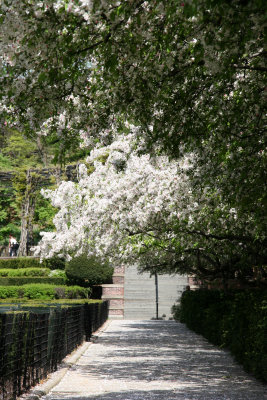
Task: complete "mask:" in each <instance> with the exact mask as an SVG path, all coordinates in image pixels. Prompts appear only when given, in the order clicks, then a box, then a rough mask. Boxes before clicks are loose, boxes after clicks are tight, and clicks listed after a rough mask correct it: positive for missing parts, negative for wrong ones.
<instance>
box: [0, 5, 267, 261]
mask: <svg viewBox="0 0 267 400" xmlns="http://www.w3.org/2000/svg"><path fill="white" fill-rule="evenodd" d="M264 9H265V2H264V1H263V0H246V1H241V0H233V1H231V2H230V3H229V1H228V0H185V1H184V2H177V1H176V0H168V1H164V0H152V1H145V0H128V1H120V0H118V1H115V0H111V1H106V0H56V1H54V0H53V1H52V0H43V1H32V0H2V1H1V2H0V22H1V41H0V49H1V52H0V61H1V75H0V79H1V87H2V91H1V94H0V96H1V97H0V110H1V113H0V118H1V121H2V122H3V124H7V125H10V124H21V125H22V126H23V130H24V131H27V132H28V135H30V136H31V135H36V134H37V135H39V137H40V138H41V139H42V140H45V138H49V140H51V141H56V140H58V141H59V143H60V148H61V150H62V152H63V153H64V149H65V148H66V147H68V146H71V143H73V142H74V141H75V142H76V141H77V140H81V139H80V138H82V140H83V142H84V143H86V144H88V145H95V143H96V142H98V141H100V142H101V143H103V144H104V145H109V144H110V143H111V142H112V140H113V139H114V137H113V136H114V135H113V132H114V131H121V130H123V129H124V128H123V126H124V125H125V121H129V122H130V123H133V124H134V125H135V126H138V127H139V128H140V129H139V132H140V135H139V140H141V139H142V140H143V141H144V142H143V150H144V152H143V154H144V157H145V158H144V160H145V159H146V157H148V155H147V154H148V153H150V154H151V155H153V154H157V155H159V154H162V157H165V156H164V154H167V155H168V156H170V157H172V158H173V159H174V160H177V159H179V157H180V156H183V154H187V153H188V152H189V153H194V168H191V169H190V170H188V171H187V172H186V176H187V178H186V180H185V182H188V180H190V185H189V186H190V188H191V189H190V190H192V193H194V197H195V200H196V201H193V202H191V200H190V201H189V199H187V200H186V201H187V202H188V204H189V203H190V204H191V211H190V216H191V218H193V214H194V215H195V216H196V217H195V218H193V221H194V223H193V225H192V226H191V228H190V229H189V227H187V228H186V229H184V230H187V234H188V233H189V234H190V235H189V236H187V237H191V238H194V239H192V243H191V244H190V245H189V247H186V245H185V246H182V248H183V249H184V251H183V253H184V255H185V254H190V257H191V256H192V254H193V256H194V257H195V253H196V251H195V253H194V251H193V250H192V246H194V245H195V243H196V242H197V243H200V244H199V245H196V247H195V248H196V249H198V250H197V251H198V257H199V255H200V254H203V253H204V250H201V249H204V248H205V246H204V244H205V243H209V245H208V244H207V246H211V243H213V245H212V246H213V253H214V252H215V253H216V249H217V252H218V253H220V254H222V253H223V248H224V247H225V249H226V250H225V254H228V256H229V251H228V250H229V249H230V248H231V246H232V245H231V246H230V243H231V238H232V240H233V243H234V244H233V246H232V247H233V250H231V252H232V253H231V254H232V256H231V257H230V256H229V259H231V260H233V259H234V255H235V251H236V252H237V253H238V254H240V251H239V249H240V248H243V247H246V246H247V247H246V248H248V247H249V248H250V250H249V251H248V253H249V254H256V253H257V254H259V256H260V257H261V261H259V260H258V258H257V257H256V258H255V259H254V261H253V264H255V262H257V263H260V264H262V263H263V261H262V260H263V258H264V257H265V256H266V255H265V253H264V251H263V250H262V249H263V248H264V245H263V244H264V243H265V241H266V181H267V179H266V134H265V130H264V106H265V102H266V95H265V93H266V90H265V81H264V80H265V79H266V51H265V50H264V33H263V30H264ZM138 157H139V155H138ZM140 157H141V156H140ZM151 159H154V157H152V158H151ZM62 160H63V161H64V158H63V157H62ZM129 160H130V159H129ZM140 160H141V159H140ZM166 160H167V159H166ZM139 162H140V163H141V161H139ZM147 162H148V161H147ZM164 162H165V161H164ZM166 162H167V161H166ZM170 162H171V161H168V163H170ZM173 162H174V163H175V162H176V161H173ZM108 165H109V163H107V166H108ZM166 165H168V168H169V164H166ZM99 168H100V166H99ZM102 168H106V167H104V166H103V167H102ZM110 168H111V166H110ZM166 168H167V167H166ZM168 168H167V169H168ZM100 169H101V168H100ZM111 170H112V169H110V172H109V173H111ZM159 170H161V169H160V168H159ZM96 171H97V169H96ZM96 171H95V173H96ZM126 171H128V172H127V173H129V172H130V171H132V173H133V175H134V172H133V170H131V169H130V168H129V169H127V170H126ZM95 173H94V174H92V177H91V175H90V176H89V177H88V178H86V179H88V180H90V179H93V176H94V177H96V176H97V175H95ZM113 173H115V172H113ZM121 173H122V172H121ZM162 173H163V171H162ZM114 176H116V178H117V175H114ZM114 176H113V177H114ZM123 176H124V175H123ZM177 179H178V178H177ZM178 180H179V182H180V177H179V179H178ZM86 181H87V180H86ZM145 181H146V183H147V184H148V177H147V178H146V180H145ZM182 181H183V179H182ZM81 182H82V181H81ZM81 182H80V185H79V188H81ZM183 182H184V181H183ZM99 184H100V183H99ZM121 184H123V182H121ZM186 184H188V183H186ZM65 185H66V186H67V185H69V186H70V188H69V190H72V191H73V196H74V197H75V196H76V197H77V199H78V198H80V197H79V196H81V198H82V199H83V196H82V195H81V194H80V192H79V190H80V189H78V188H77V187H75V185H72V184H71V183H68V184H65ZM157 185H158V184H157ZM145 187H146V189H144V188H145ZM144 188H143V190H144V191H146V190H147V186H146V185H144ZM176 189H177V191H178V193H179V190H178V187H177V188H176ZM176 189H175V190H176ZM117 190H118V189H117ZM175 190H174V189H173V192H171V193H170V196H174V197H173V201H176V199H177V197H175ZM188 190H189V189H188ZM76 191H77V193H76ZM63 192H64V191H63V187H62V188H61V189H60V190H59V192H58V195H59V193H63ZM203 193H204V194H205V195H203ZM102 195H103V198H109V197H108V196H109V195H108V196H107V197H106V196H105V195H104V194H102ZM51 196H52V195H51ZM125 196H126V195H125ZM125 196H124V197H123V196H122V199H124V200H125V204H126V203H127V202H126V200H127V201H128V202H130V199H128V198H127V196H126V197H125ZM52 197H53V196H52ZM189 197H190V196H189ZM100 199H102V197H101V198H99V199H98V200H99V201H100ZM150 199H151V200H152V196H151V198H150ZM199 199H200V200H201V199H202V200H201V201H199ZM53 201H55V200H53ZM77 201H78V200H77ZM121 201H122V200H121ZM148 202H150V200H148ZM202 202H203V203H202ZM69 203H71V200H69ZM194 203H196V204H198V206H194V207H193V208H192V204H194ZM78 204H79V202H78ZM129 204H130V203H129ZM200 204H201V206H200ZM69 207H71V206H69ZM73 207H74V205H73ZM77 207H78V206H77ZM105 207H106V206H105ZM125 207H126V209H127V210H128V211H129V207H128V206H127V205H125ZM175 207H176V206H175ZM175 207H174V208H175ZM177 207H178V206H177ZM199 207H200V209H199ZM205 207H206V208H205ZM63 208H64V207H63ZM84 209H85V206H84ZM122 209H123V206H122ZM178 209H179V207H178V208H177V210H178ZM185 209H187V208H186V207H185ZM192 210H193V211H192ZM204 210H206V211H205V212H204ZM230 210H232V211H231V212H230ZM72 211H73V214H74V215H75V212H74V211H75V207H74V209H73V210H72ZM128 211H127V212H128ZM94 212H96V210H94ZM60 213H61V214H59V215H63V209H62V210H61V211H60ZM66 215H67V214H66ZM84 215H87V214H86V213H85V214H84ZM96 215H97V213H96ZM162 215H163V214H162ZM73 218H74V216H73ZM84 218H85V219H86V217H85V216H84ZM168 218H171V220H172V222H170V221H169V219H168V222H167V223H166V224H167V225H166V229H165V230H164V229H162V231H163V232H165V238H166V240H165V239H164V240H165V241H164V246H165V245H166V243H167V244H168V246H169V244H170V243H171V242H172V241H173V238H172V237H170V239H168V240H167V235H168V234H169V230H170V231H171V232H175V235H176V230H178V231H179V235H180V234H181V232H184V230H183V229H181V227H180V223H179V224H178V226H177V219H176V220H175V219H174V220H173V218H174V217H173V216H172V217H168ZM58 219H59V220H58V223H59V224H60V223H61V222H60V221H63V220H64V218H63V216H62V218H59V216H58ZM220 220H221V221H224V223H222V222H220ZM173 221H176V222H173ZM182 221H185V222H184V223H185V225H186V224H187V223H188V221H190V219H189V217H185V218H184V219H182ZM229 221H230V222H229ZM62 223H63V222H62ZM70 223H71V225H70V227H69V228H68V229H73V235H74V236H73V237H76V236H75V232H76V231H75V226H76V229H78V227H77V225H75V222H74V219H73V220H72V219H71V221H69V222H68V224H70ZM71 226H72V228H71ZM107 226H109V225H106V228H107ZM170 226H171V228H170ZM136 228H138V226H137V227H136ZM88 229H89V227H88ZM107 229H108V228H107ZM234 229H235V231H234ZM89 230H90V229H89ZM216 230H217V231H218V232H217V233H216ZM188 231H190V232H188ZM242 231H243V233H244V234H242ZM122 232H124V233H125V231H124V230H122ZM134 232H135V231H133V232H130V233H129V235H128V236H127V238H128V239H127V243H128V242H129V241H130V242H131V243H133V242H134V240H135V238H136V237H138V236H136V234H135V233H134ZM140 234H141V233H140ZM149 234H150V233H149ZM51 235H52V234H51ZM114 235H115V236H114V237H116V234H115V232H114ZM96 237H97V235H96ZM175 237H176V238H177V235H176V236H175ZM138 238H139V237H138ZM196 238H197V239H196ZM227 238H228V239H227ZM238 238H240V242H238ZM242 238H243V239H242ZM241 239H242V240H241ZM88 240H89V239H88ZM90 240H91V239H90ZM125 240H126V239H125ZM146 240H147V242H146V246H149V245H148V244H147V243H150V242H149V240H148V238H147V239H146ZM153 240H154V239H153ZM175 240H176V239H175ZM60 243H61V242H60ZM138 243H139V242H138ZM142 243H143V242H142ZM155 243H157V246H158V247H159V248H160V246H161V245H160V246H159V245H158V242H156V239H155V242H153V246H154V244H155ZM175 243H178V242H177V241H175ZM203 243H204V244H203ZM238 243H241V245H239V244H238ZM244 243H246V244H244ZM248 243H250V244H249V245H248ZM253 243H254V244H253ZM47 244H48V242H47ZM237 244H238V245H237ZM252 244H253V245H252ZM128 245H129V244H128ZM58 246H59V247H60V246H61V245H60V244H58ZM125 246H126V244H125ZM168 246H167V247H168ZM201 246H202V247H201ZM238 246H240V248H239V247H238ZM242 246H243V247H242ZM251 246H252V247H251ZM253 246H254V247H253ZM255 246H256V247H257V246H259V248H260V249H261V250H259V249H258V250H255V249H256V247H255ZM111 247H112V246H111ZM137 247H138V246H137ZM141 247H142V251H143V249H144V246H141ZM70 248H71V247H70ZM168 248H169V247H168ZM252 248H253V249H254V250H253V249H252ZM227 249H228V250H227ZM58 250H60V248H59V249H58ZM72 250H73V249H72ZM176 250H177V249H176ZM185 250H186V252H185ZM140 251H141V250H140ZM142 251H141V253H142ZM187 251H188V252H187ZM125 252H126V254H127V246H126V247H125ZM152 253H153V251H152V247H151V254H152ZM167 253H168V254H171V252H170V251H169V252H165V253H164V254H165V255H166V254H167ZM175 253H178V252H177V251H176V252H175ZM206 253H207V251H206ZM146 254H148V252H147V253H146ZM243 254H247V252H246V251H245V250H244V248H243ZM184 255H183V256H184ZM193 256H192V257H193ZM143 257H145V256H143ZM164 257H165V256H164ZM188 257H189V256H188ZM236 258H237V259H238V257H236ZM252 258H253V257H252ZM247 259H249V257H247ZM181 261H182V260H181ZM177 262H178V261H177ZM179 262H180V261H179ZM203 262H204V261H203V257H202V261H201V262H200V267H201V268H202V266H201V265H202V264H203ZM201 263H202V264H201ZM210 263H211V264H212V261H210ZM265 263H266V258H265ZM169 264H170V263H169ZM174 264H175V263H174V262H173V265H174ZM218 264H220V263H218ZM221 264H223V265H226V262H221ZM179 265H181V264H179ZM214 268H215V267H214ZM227 268H228V267H227ZM227 268H226V267H225V269H227Z"/></svg>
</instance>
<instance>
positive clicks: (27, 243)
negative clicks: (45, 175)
mask: <svg viewBox="0 0 267 400" xmlns="http://www.w3.org/2000/svg"><path fill="white" fill-rule="evenodd" d="M35 183H36V182H35V179H34V178H33V177H32V175H31V171H30V170H28V171H27V176H26V190H25V195H24V199H23V203H22V207H21V234H20V246H19V250H18V256H27V255H29V251H30V247H31V246H32V245H33V217H34V211H35V186H36V185H35Z"/></svg>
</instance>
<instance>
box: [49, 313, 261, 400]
mask: <svg viewBox="0 0 267 400" xmlns="http://www.w3.org/2000/svg"><path fill="white" fill-rule="evenodd" d="M265 389H266V387H265V386H264V385H263V384H261V383H260V382H258V381H256V380H255V379H254V378H252V377H251V376H249V375H248V374H246V373H245V372H244V371H243V369H242V367H240V366H239V365H237V364H236V363H235V362H234V361H233V359H232V357H231V356H230V354H229V353H228V352H227V351H224V350H220V349H218V348H217V347H215V346H213V345H211V344H209V343H208V342H207V341H206V340H205V339H203V338H202V337H200V336H198V335H196V334H195V333H193V332H191V331H189V330H188V329H187V328H186V327H185V326H184V325H183V324H180V323H176V322H174V321H127V320H122V321H116V320H114V321H111V322H110V323H109V325H108V327H107V328H106V330H105V331H104V332H102V333H101V335H100V336H99V338H98V340H97V341H96V343H93V344H92V345H90V346H89V347H88V348H87V350H86V351H85V353H84V354H83V355H82V356H81V357H80V359H79V360H78V362H77V364H76V365H74V366H73V367H72V368H71V369H69V370H68V372H67V373H66V375H65V376H64V378H63V379H62V380H61V382H60V383H59V384H58V385H57V386H55V387H54V388H53V389H52V391H51V392H50V393H49V394H47V395H46V396H44V397H42V399H43V400H52V399H53V400H63V399H64V400H72V399H76V400H78V399H79V400H178V399H179V400H189V399H190V400H264V399H267V392H266V390H265Z"/></svg>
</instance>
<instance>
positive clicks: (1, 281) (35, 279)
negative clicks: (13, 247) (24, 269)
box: [0, 276, 66, 286]
mask: <svg viewBox="0 0 267 400" xmlns="http://www.w3.org/2000/svg"><path fill="white" fill-rule="evenodd" d="M65 282H66V279H64V278H60V277H51V278H50V277H48V276H12V277H4V278H3V277H0V285H1V286H22V285H26V284H28V283H37V284H38V283H46V284H50V285H64V284H65Z"/></svg>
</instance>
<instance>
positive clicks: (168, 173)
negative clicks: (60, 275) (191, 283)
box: [36, 135, 189, 262]
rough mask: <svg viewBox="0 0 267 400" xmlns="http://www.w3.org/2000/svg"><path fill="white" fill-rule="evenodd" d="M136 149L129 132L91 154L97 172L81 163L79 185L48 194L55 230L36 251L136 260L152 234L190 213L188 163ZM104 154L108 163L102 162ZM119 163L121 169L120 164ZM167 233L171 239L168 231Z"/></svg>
mask: <svg viewBox="0 0 267 400" xmlns="http://www.w3.org/2000/svg"><path fill="white" fill-rule="evenodd" d="M133 147H134V141H133V135H129V136H125V137H123V138H121V139H119V138H118V139H117V141H115V142H113V143H112V145H110V146H107V147H103V148H99V149H95V150H93V151H92V152H91V154H90V156H89V158H88V162H90V163H92V162H93V164H94V172H93V173H91V174H89V175H88V174H87V172H86V166H85V165H81V166H80V170H79V176H80V180H79V183H78V184H75V183H73V182H62V183H61V184H60V186H59V187H58V188H57V189H56V190H55V191H44V192H43V194H44V195H45V196H46V197H47V198H50V199H51V202H52V205H53V206H55V207H58V208H59V212H58V213H57V215H56V217H55V219H54V224H55V227H56V232H53V233H51V232H45V233H42V235H43V238H42V240H41V242H40V243H39V245H38V247H37V248H36V254H41V256H42V257H51V256H52V255H53V254H55V253H57V254H65V255H66V254H68V255H78V254H80V253H83V252H84V251H87V252H88V254H95V255H97V256H99V257H103V258H105V257H108V258H110V259H111V260H112V261H114V260H118V259H120V261H123V262H131V261H132V260H133V259H134V258H135V257H140V254H139V252H138V249H140V248H142V247H144V246H145V241H146V240H147V238H148V237H149V234H150V233H151V234H152V233H153V232H156V231H157V230H160V231H161V230H162V227H163V226H168V225H169V224H170V223H171V221H172V220H173V219H177V218H178V217H177V216H178V215H179V214H181V213H183V215H185V214H186V208H188V196H189V191H188V183H187V178H186V175H185V171H184V169H186V168H188V161H186V162H185V163H184V165H183V163H181V162H180V163H178V162H177V161H169V160H168V158H167V157H164V156H159V157H157V158H156V159H153V158H152V157H151V156H149V155H141V156H138V155H137V152H136V151H135V150H134V149H133ZM103 155H104V156H106V161H105V162H104V163H102V162H101V161H99V157H101V156H103ZM120 162H123V163H122V165H123V168H122V169H118V168H117V164H120ZM147 234H148V236H147ZM166 235H167V236H168V237H170V233H169V232H167V233H166ZM135 237H138V244H136V241H135V240H133V238H135ZM155 256H157V257H158V259H159V258H160V250H158V251H157V250H155Z"/></svg>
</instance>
